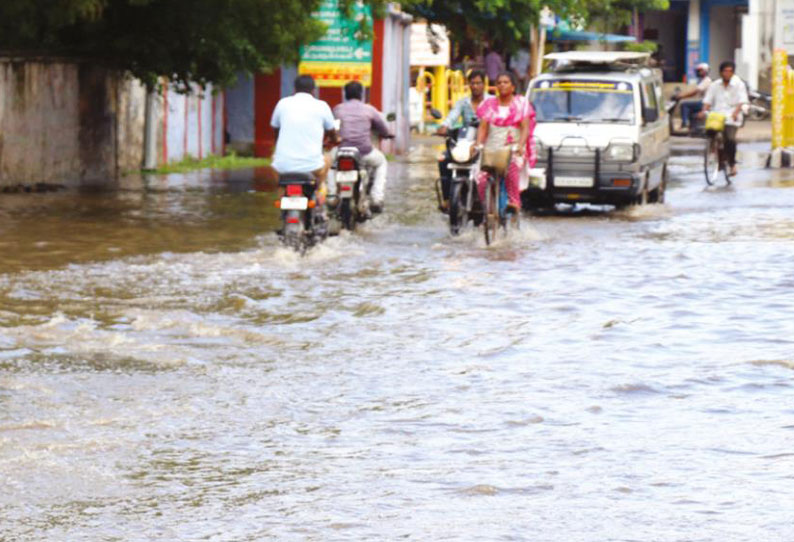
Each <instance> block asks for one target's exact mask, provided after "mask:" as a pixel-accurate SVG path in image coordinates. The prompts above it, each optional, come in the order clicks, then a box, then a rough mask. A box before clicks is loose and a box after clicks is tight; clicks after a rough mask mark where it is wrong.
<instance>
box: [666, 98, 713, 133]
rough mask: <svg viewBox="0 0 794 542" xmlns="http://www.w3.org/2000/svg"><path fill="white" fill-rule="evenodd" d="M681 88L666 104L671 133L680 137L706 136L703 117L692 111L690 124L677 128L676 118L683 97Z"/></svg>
mask: <svg viewBox="0 0 794 542" xmlns="http://www.w3.org/2000/svg"><path fill="white" fill-rule="evenodd" d="M678 93H679V89H676V90H675V93H674V94H673V95H672V97H671V98H670V101H668V102H667V104H666V105H665V110H666V111H667V122H669V125H670V135H671V136H679V137H706V128H705V123H704V121H703V119H700V118H698V116H697V113H692V114H691V115H690V116H689V126H688V127H687V126H682V127H681V128H679V129H678V130H676V129H675V126H674V123H673V121H674V119H675V117H676V109H678V106H679V105H680V104H681V99H680V98H679V97H678Z"/></svg>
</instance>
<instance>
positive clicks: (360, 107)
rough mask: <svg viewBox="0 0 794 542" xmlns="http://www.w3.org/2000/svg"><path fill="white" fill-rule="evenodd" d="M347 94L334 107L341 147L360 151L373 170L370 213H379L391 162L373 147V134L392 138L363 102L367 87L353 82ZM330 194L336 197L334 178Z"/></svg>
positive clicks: (331, 181) (347, 89)
mask: <svg viewBox="0 0 794 542" xmlns="http://www.w3.org/2000/svg"><path fill="white" fill-rule="evenodd" d="M344 92H345V102H343V103H341V104H339V105H337V106H336V107H334V116H335V117H336V118H337V119H339V120H340V121H341V128H340V130H339V137H340V143H339V146H340V147H355V148H357V149H358V151H359V153H360V154H361V160H362V163H363V164H364V166H365V167H367V168H371V169H372V170H373V172H374V175H373V182H372V191H371V192H370V198H371V204H370V210H371V211H372V212H373V213H379V212H381V211H382V210H383V199H384V196H385V191H386V174H387V169H388V161H387V160H386V156H385V155H384V154H383V153H382V152H381V151H380V149H377V148H375V147H374V146H373V145H372V133H373V131H374V132H375V133H376V134H377V135H379V136H380V137H384V138H387V137H393V136H392V134H391V132H390V130H389V127H388V125H387V124H386V122H385V121H384V120H383V117H382V116H381V114H380V112H379V111H378V110H377V109H375V108H374V107H373V106H371V105H369V104H365V103H364V102H363V101H362V99H363V97H364V87H363V86H362V85H361V83H359V82H357V81H351V82H350V83H348V84H346V85H345V89H344ZM335 152H336V151H334V153H335ZM329 194H330V195H332V196H336V183H335V182H334V179H333V175H331V176H329ZM335 199H336V198H335V197H334V200H335Z"/></svg>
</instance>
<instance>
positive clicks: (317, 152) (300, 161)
mask: <svg viewBox="0 0 794 542" xmlns="http://www.w3.org/2000/svg"><path fill="white" fill-rule="evenodd" d="M314 88H315V85H314V79H312V78H311V76H309V75H301V76H298V77H297V78H296V79H295V94H293V95H292V96H289V97H287V98H282V99H281V100H279V102H278V104H276V108H275V109H274V110H273V116H272V117H271V120H270V125H271V126H272V127H273V128H274V129H275V131H276V152H275V153H274V154H273V169H275V170H276V171H277V172H278V173H279V174H285V173H305V174H312V175H314V177H315V179H316V180H317V181H318V188H319V189H320V190H319V193H323V190H324V187H323V182H324V180H325V176H326V174H327V172H328V168H329V162H328V160H326V158H325V157H324V156H323V141H324V139H325V137H326V135H327V136H329V137H331V138H332V139H334V138H336V131H335V130H334V116H333V114H332V113H331V108H330V107H329V106H328V104H327V103H325V102H324V101H322V100H318V99H317V98H315V97H314V96H313V94H312V93H313V92H314Z"/></svg>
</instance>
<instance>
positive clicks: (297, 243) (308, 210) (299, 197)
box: [276, 173, 328, 254]
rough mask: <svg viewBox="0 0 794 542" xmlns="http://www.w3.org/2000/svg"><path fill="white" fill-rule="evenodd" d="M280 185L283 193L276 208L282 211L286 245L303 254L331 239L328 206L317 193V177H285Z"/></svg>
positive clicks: (296, 174) (281, 233)
mask: <svg viewBox="0 0 794 542" xmlns="http://www.w3.org/2000/svg"><path fill="white" fill-rule="evenodd" d="M278 184H279V186H280V187H281V188H282V190H283V194H282V196H281V198H280V199H279V200H278V201H277V202H276V206H277V207H278V208H279V209H281V221H282V226H281V230H280V231H279V237H280V238H281V241H282V243H284V245H286V246H287V247H289V248H292V249H294V250H295V251H296V252H299V253H301V254H303V253H305V252H306V250H308V249H309V248H311V247H312V246H314V245H316V244H318V243H320V242H321V241H322V240H324V239H325V238H326V237H327V236H328V224H327V220H326V218H325V212H324V205H323V202H322V201H321V199H320V197H319V194H318V193H317V192H318V191H317V183H316V182H315V179H314V176H313V175H312V174H307V173H284V174H282V175H279V179H278Z"/></svg>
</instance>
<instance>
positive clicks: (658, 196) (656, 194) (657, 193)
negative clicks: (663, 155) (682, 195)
mask: <svg viewBox="0 0 794 542" xmlns="http://www.w3.org/2000/svg"><path fill="white" fill-rule="evenodd" d="M668 177H669V173H668V172H667V164H665V165H664V169H663V170H662V182H661V183H660V184H659V186H657V187H656V188H654V189H653V190H651V192H650V194H648V201H649V202H650V203H664V193H665V191H666V190H667V179H668Z"/></svg>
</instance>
